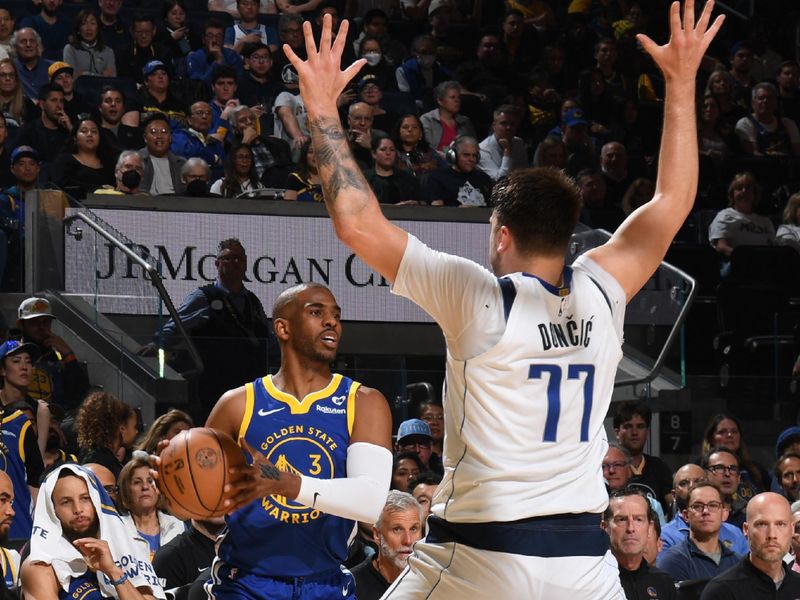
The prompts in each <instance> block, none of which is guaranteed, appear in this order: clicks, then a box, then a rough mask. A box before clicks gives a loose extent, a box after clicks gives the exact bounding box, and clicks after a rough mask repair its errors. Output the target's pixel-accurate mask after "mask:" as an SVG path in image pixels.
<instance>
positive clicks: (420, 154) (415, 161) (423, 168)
mask: <svg viewBox="0 0 800 600" xmlns="http://www.w3.org/2000/svg"><path fill="white" fill-rule="evenodd" d="M392 139H393V140H394V144H395V149H397V151H398V152H397V166H398V167H399V168H401V169H404V170H406V171H409V172H411V173H412V174H413V175H415V176H416V177H422V176H423V175H425V174H427V173H430V172H431V171H434V170H436V169H437V168H438V167H444V166H447V163H446V162H445V161H444V159H443V158H442V157H441V156H440V155H439V154H438V153H437V152H435V151H434V150H433V149H432V148H431V147H430V145H428V142H427V140H426V139H425V136H424V135H423V133H422V123H421V122H420V120H419V117H418V116H417V115H411V114H409V115H403V117H402V118H401V119H400V120H399V121H398V122H397V125H395V128H394V132H393V133H392Z"/></svg>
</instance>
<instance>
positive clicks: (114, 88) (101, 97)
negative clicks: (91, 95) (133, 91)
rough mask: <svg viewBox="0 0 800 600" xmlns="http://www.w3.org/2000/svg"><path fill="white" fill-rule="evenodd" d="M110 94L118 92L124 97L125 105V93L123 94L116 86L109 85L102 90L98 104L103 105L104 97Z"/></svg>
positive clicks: (98, 97)
mask: <svg viewBox="0 0 800 600" xmlns="http://www.w3.org/2000/svg"><path fill="white" fill-rule="evenodd" d="M108 92H117V93H118V94H119V95H120V96H122V104H123V105H124V104H125V92H123V91H122V90H121V89H120V88H118V87H117V86H116V85H111V84H107V85H104V86H103V87H102V88H101V89H100V94H99V95H98V96H97V103H98V104H102V102H103V96H105V95H106V94H107V93H108Z"/></svg>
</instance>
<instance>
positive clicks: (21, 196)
mask: <svg viewBox="0 0 800 600" xmlns="http://www.w3.org/2000/svg"><path fill="white" fill-rule="evenodd" d="M10 163H11V167H10V170H11V176H12V177H13V181H12V182H11V185H10V186H8V187H6V188H4V189H2V190H0V216H2V218H3V224H2V226H0V286H2V289H3V290H9V291H10V290H21V289H22V283H23V282H22V275H23V273H24V266H23V261H24V254H23V251H22V243H23V239H24V237H25V193H26V192H27V191H28V190H32V189H33V188H34V187H36V185H37V184H38V182H39V170H40V161H39V153H38V152H36V150H34V149H33V148H31V147H30V146H17V147H16V148H14V150H13V151H12V152H11V157H10ZM3 251H5V253H3Z"/></svg>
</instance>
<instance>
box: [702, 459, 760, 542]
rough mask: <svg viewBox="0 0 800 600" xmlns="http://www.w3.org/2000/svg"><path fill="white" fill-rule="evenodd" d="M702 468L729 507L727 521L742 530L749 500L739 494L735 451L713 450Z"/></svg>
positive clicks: (737, 465)
mask: <svg viewBox="0 0 800 600" xmlns="http://www.w3.org/2000/svg"><path fill="white" fill-rule="evenodd" d="M701 466H702V467H703V469H705V471H706V476H707V478H708V480H709V481H710V482H711V483H714V484H716V485H717V486H718V487H719V489H720V491H721V492H722V501H723V502H724V503H725V505H726V506H727V507H728V516H727V517H726V518H725V521H726V522H728V523H730V524H732V525H735V526H736V527H738V528H739V529H741V528H742V523H744V519H745V512H744V509H745V507H746V506H747V501H748V500H749V498H742V497H741V496H739V494H738V493H737V489H738V487H739V457H738V456H737V455H736V453H735V452H734V451H733V450H728V449H727V448H725V447H718V448H711V450H709V451H708V452H707V453H706V454H704V455H703V460H702V465H701Z"/></svg>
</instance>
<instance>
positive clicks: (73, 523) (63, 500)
mask: <svg viewBox="0 0 800 600" xmlns="http://www.w3.org/2000/svg"><path fill="white" fill-rule="evenodd" d="M52 500H53V508H54V510H55V513H56V517H57V518H58V520H59V521H60V522H61V529H62V531H63V533H64V537H65V538H66V539H67V540H69V541H70V542H73V541H75V540H77V539H80V538H82V537H97V536H98V534H99V533H100V523H99V520H98V518H97V511H96V510H95V508H94V502H92V497H91V496H90V495H89V487H88V486H87V485H86V481H85V480H84V479H83V477H81V476H80V475H78V474H76V473H73V472H72V471H71V470H70V469H61V471H59V473H58V481H56V485H55V486H54V487H53V495H52Z"/></svg>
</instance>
